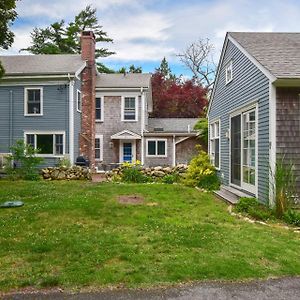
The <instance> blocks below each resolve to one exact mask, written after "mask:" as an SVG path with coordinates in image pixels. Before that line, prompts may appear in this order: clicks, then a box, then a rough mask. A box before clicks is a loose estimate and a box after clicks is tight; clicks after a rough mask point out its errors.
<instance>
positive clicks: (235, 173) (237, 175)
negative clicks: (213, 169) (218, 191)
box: [230, 115, 242, 186]
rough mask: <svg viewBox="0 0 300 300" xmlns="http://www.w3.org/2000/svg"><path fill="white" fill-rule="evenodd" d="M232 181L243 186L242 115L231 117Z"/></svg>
mask: <svg viewBox="0 0 300 300" xmlns="http://www.w3.org/2000/svg"><path fill="white" fill-rule="evenodd" d="M230 146H231V153H230V155H231V183H232V184H234V185H237V186H241V150H242V147H241V115H237V116H235V117H232V118H231V145H230Z"/></svg>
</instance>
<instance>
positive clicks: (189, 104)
mask: <svg viewBox="0 0 300 300" xmlns="http://www.w3.org/2000/svg"><path fill="white" fill-rule="evenodd" d="M152 98H153V107H154V110H153V113H152V117H157V118H198V117H199V116H204V114H205V107H206V106H207V99H206V89H204V88H203V87H202V86H199V85H197V84H196V83H195V81H193V80H187V81H185V82H183V81H180V80H174V79H165V77H164V75H163V74H161V73H159V72H156V73H154V74H153V75H152Z"/></svg>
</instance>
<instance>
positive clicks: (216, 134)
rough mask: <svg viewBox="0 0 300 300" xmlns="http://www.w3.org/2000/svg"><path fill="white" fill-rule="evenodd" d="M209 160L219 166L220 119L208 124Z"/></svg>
mask: <svg viewBox="0 0 300 300" xmlns="http://www.w3.org/2000/svg"><path fill="white" fill-rule="evenodd" d="M209 136H210V146H209V149H210V160H211V163H212V164H213V165H214V166H215V167H216V168H220V121H216V122H214V123H211V124H210V135H209Z"/></svg>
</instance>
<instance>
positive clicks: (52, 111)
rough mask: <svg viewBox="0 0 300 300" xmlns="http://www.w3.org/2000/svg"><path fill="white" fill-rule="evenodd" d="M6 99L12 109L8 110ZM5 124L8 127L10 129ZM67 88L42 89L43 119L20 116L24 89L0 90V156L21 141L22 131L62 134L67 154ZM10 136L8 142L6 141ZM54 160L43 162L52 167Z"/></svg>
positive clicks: (40, 117)
mask: <svg viewBox="0 0 300 300" xmlns="http://www.w3.org/2000/svg"><path fill="white" fill-rule="evenodd" d="M10 95H11V97H12V105H11V109H12V111H11V110H10V104H9V103H10ZM9 124H12V126H11V127H12V128H10V126H9ZM68 128H69V94H68V85H67V83H66V84H60V85H43V116H36V117H30V116H24V86H6V87H5V86H1V87H0V152H2V153H7V152H9V147H10V144H11V143H14V142H15V141H16V140H18V139H24V131H65V133H66V135H65V139H66V145H65V146H66V153H68V151H69V143H68V141H69V130H68ZM10 136H11V141H10V138H9V137H10ZM55 162H56V159H53V158H49V159H48V158H47V159H46V160H45V164H49V165H52V164H54V163H55Z"/></svg>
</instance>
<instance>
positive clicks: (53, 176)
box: [51, 169, 59, 179]
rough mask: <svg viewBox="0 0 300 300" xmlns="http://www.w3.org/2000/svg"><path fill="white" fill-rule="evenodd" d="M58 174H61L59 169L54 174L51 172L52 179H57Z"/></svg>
mask: <svg viewBox="0 0 300 300" xmlns="http://www.w3.org/2000/svg"><path fill="white" fill-rule="evenodd" d="M58 174H59V170H58V169H56V170H54V171H53V172H51V178H52V179H57V176H58Z"/></svg>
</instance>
